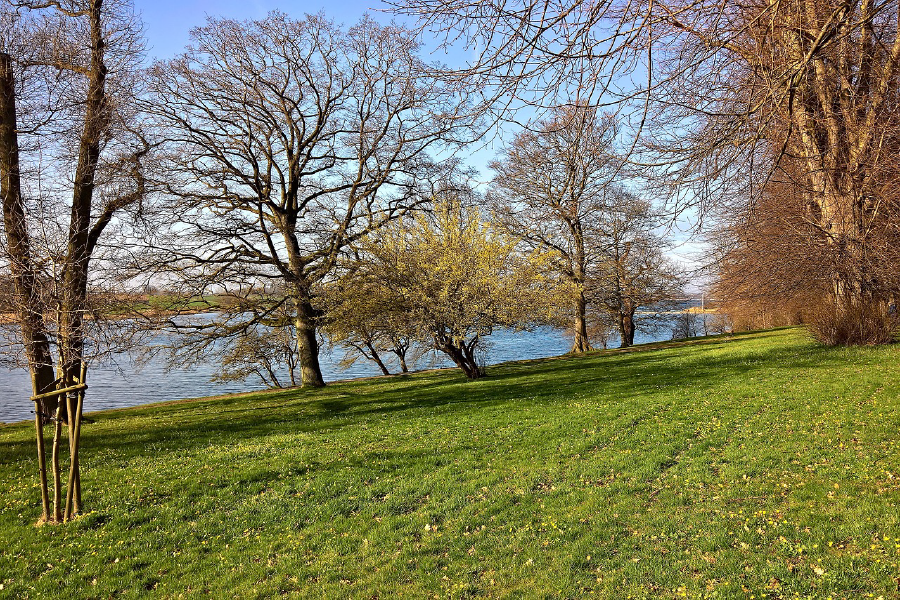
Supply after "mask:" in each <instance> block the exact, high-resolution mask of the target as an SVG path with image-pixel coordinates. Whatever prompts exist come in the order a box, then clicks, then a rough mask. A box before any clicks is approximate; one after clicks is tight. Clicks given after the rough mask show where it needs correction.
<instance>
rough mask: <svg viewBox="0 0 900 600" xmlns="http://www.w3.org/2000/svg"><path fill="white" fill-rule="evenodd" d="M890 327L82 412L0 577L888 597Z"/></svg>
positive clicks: (892, 451) (345, 593)
mask: <svg viewBox="0 0 900 600" xmlns="http://www.w3.org/2000/svg"><path fill="white" fill-rule="evenodd" d="M898 358H900V347H898V346H894V347H880V348H852V349H828V348H823V347H819V346H817V345H815V344H814V343H812V342H810V341H809V340H808V339H807V338H806V337H805V336H804V335H803V334H802V332H799V331H797V330H775V331H769V332H762V333H755V334H748V335H738V336H735V337H734V338H733V339H728V338H724V337H723V338H720V339H708V340H702V341H700V342H685V343H683V344H671V347H669V348H664V349H657V350H652V351H637V352H630V353H618V352H609V353H596V354H593V355H591V356H588V357H579V358H564V359H556V360H546V361H538V362H530V363H518V364H507V365H501V366H497V367H493V368H491V369H490V377H489V378H487V379H484V380H479V381H475V382H466V381H464V380H463V378H462V376H461V375H459V374H458V373H457V372H453V371H446V372H430V373H423V374H418V375H414V376H412V377H409V378H385V379H374V380H368V381H363V382H356V383H340V384H334V385H330V386H328V387H327V388H325V389H322V390H314V391H307V390H302V391H301V390H291V391H284V392H278V393H261V394H257V395H248V396H241V397H225V398H220V399H206V400H198V401H192V402H185V403H177V404H167V405H157V406H152V407H147V408H140V409H130V410H123V411H114V412H106V413H96V415H97V423H96V424H93V425H86V426H85V434H84V436H85V437H84V441H83V444H84V451H83V452H84V453H83V462H84V472H83V481H84V487H85V490H86V503H87V508H88V509H89V510H90V512H88V513H87V514H86V515H84V516H83V517H81V518H79V519H78V520H77V521H75V522H74V523H71V524H67V525H62V526H48V527H42V528H37V527H34V526H33V523H34V521H35V520H36V519H37V517H38V507H37V504H38V499H39V494H38V488H37V486H36V482H37V478H36V475H35V470H36V467H35V464H36V461H35V459H34V457H33V454H34V450H33V445H34V442H33V439H32V437H33V433H32V430H31V429H29V428H28V427H27V426H25V425H15V426H7V427H2V428H0V584H2V585H3V589H2V590H0V596H3V595H6V596H8V597H14V598H39V597H53V596H56V597H67V598H74V597H97V598H108V597H137V596H142V595H147V596H153V597H181V596H184V597H196V596H200V595H202V594H209V595H211V596H212V597H242V598H253V597H259V598H264V597H266V598H267V597H273V596H278V595H295V596H297V597H329V598H376V597H377V598H394V597H406V598H425V597H435V598H466V597H522V598H564V597H582V596H593V597H605V598H627V597H635V598H645V597H648V598H671V597H684V596H687V597H692V598H699V597H703V598H754V597H755V598H829V597H834V598H866V597H874V598H878V597H883V598H885V599H888V598H898V597H900V593H898V590H900V580H898V578H900V568H898V562H900V508H898V501H900V444H898V441H897V440H898V431H900V364H898Z"/></svg>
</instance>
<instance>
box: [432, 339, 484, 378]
mask: <svg viewBox="0 0 900 600" xmlns="http://www.w3.org/2000/svg"><path fill="white" fill-rule="evenodd" d="M476 343H477V340H473V341H472V342H471V344H470V346H468V347H467V346H466V344H465V343H463V345H462V347H458V346H456V345H454V344H453V343H451V342H444V343H443V344H442V345H440V346H439V347H438V350H440V351H441V352H443V353H444V354H446V355H447V356H449V357H450V360H452V361H453V364H455V365H456V366H457V367H459V368H460V369H461V370H462V372H463V373H465V374H466V377H468V378H469V379H478V378H480V377H483V376H484V370H483V369H481V367H479V366H478V362H477V361H476V360H475V344H476Z"/></svg>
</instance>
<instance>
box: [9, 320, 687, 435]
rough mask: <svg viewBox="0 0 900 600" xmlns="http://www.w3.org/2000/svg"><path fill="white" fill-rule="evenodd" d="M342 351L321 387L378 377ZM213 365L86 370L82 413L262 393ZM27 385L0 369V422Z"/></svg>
mask: <svg viewBox="0 0 900 600" xmlns="http://www.w3.org/2000/svg"><path fill="white" fill-rule="evenodd" d="M670 336H671V331H670V330H669V329H668V328H665V329H663V330H660V331H659V332H658V333H657V334H656V335H646V334H645V335H641V334H638V336H637V337H636V338H635V343H639V344H640V343H645V342H652V341H658V340H662V339H668V338H669V337H670ZM487 340H488V341H489V342H490V344H491V346H490V349H489V351H488V354H487V362H488V364H496V363H500V362H506V361H511V360H523V359H528V358H544V357H548V356H559V355H560V354H564V353H566V352H568V350H569V348H570V347H571V343H572V342H571V340H570V339H569V338H568V337H567V336H566V335H565V333H564V332H562V331H560V330H557V329H552V328H542V329H538V330H536V331H531V332H514V331H510V330H499V331H495V332H494V334H493V335H491V336H490V337H489V338H487ZM340 358H341V351H340V350H335V351H334V352H333V353H330V354H323V356H322V357H321V366H322V374H323V375H324V377H325V381H336V380H338V379H352V378H356V377H369V376H372V375H381V371H380V370H379V369H378V367H377V366H376V365H375V364H374V363H372V362H369V361H359V362H357V363H356V364H354V365H353V366H351V367H350V368H349V369H346V370H341V369H340V368H338V366H337V364H338V362H339V361H340ZM432 366H433V367H446V366H451V365H450V363H449V362H447V361H446V360H443V359H440V360H435V361H430V360H429V357H428V356H426V357H425V359H423V360H422V361H420V362H419V364H418V365H417V368H427V367H432ZM215 369H216V365H213V364H204V365H199V366H196V367H192V368H190V369H175V370H172V371H166V369H165V364H164V361H163V360H161V359H153V360H151V361H150V362H149V363H147V364H144V365H142V366H141V368H140V369H137V368H136V367H135V366H134V364H133V362H132V360H131V359H130V357H129V356H128V355H120V356H119V357H118V365H100V366H96V367H91V370H90V372H89V373H88V385H89V386H90V390H89V391H88V393H87V395H86V396H85V410H86V411H92V410H104V409H108V408H122V407H126V406H136V405H138V404H148V403H151V402H163V401H166V400H178V399H181V398H195V397H200V396H214V395H218V394H229V393H234V392H247V391H252V390H259V389H262V387H263V386H262V384H260V383H259V381H258V380H255V379H250V380H247V381H243V382H225V383H212V382H210V378H211V377H212V375H213V372H214V371H215ZM30 391H31V379H30V376H29V375H28V372H27V371H25V370H15V371H10V370H7V369H5V368H3V367H0V422H6V423H13V422H16V421H22V420H25V419H31V418H33V417H34V415H33V413H32V412H31V411H32V407H33V405H32V404H31V402H30V401H29V400H28V398H29V396H30Z"/></svg>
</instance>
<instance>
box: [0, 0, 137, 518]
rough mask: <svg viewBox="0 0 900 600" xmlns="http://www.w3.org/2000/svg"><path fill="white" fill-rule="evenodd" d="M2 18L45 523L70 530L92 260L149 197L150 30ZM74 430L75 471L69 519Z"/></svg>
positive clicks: (17, 248)
mask: <svg viewBox="0 0 900 600" xmlns="http://www.w3.org/2000/svg"><path fill="white" fill-rule="evenodd" d="M0 10H2V12H0V19H2V27H3V32H2V36H3V37H2V49H0V114H2V122H0V175H2V197H3V216H4V223H3V233H4V236H3V244H2V248H3V257H4V258H5V260H6V261H7V263H8V265H9V269H10V272H11V275H12V279H13V283H14V285H13V288H14V289H13V297H14V304H15V308H16V310H17V315H18V317H17V320H18V324H19V331H20V334H21V336H22V337H21V342H22V346H23V348H24V351H25V354H26V357H27V361H28V365H29V368H30V370H31V374H32V392H33V398H34V399H35V413H36V415H35V424H36V428H37V440H38V455H39V456H38V458H39V466H40V472H41V492H42V502H43V515H42V518H41V521H42V522H47V521H50V522H59V521H63V520H68V519H70V518H71V517H72V516H73V515H74V514H75V513H78V512H79V511H80V510H81V486H80V473H79V463H78V449H79V440H80V428H81V412H82V406H83V399H84V390H85V388H86V386H85V383H84V381H85V374H86V370H87V363H86V362H85V342H86V339H87V338H88V333H87V331H88V325H86V323H85V315H86V314H87V313H88V312H89V311H90V302H89V298H88V288H89V283H90V278H91V272H92V260H93V259H94V258H95V257H96V255H97V253H98V252H99V250H98V249H99V248H100V247H101V246H102V240H101V237H102V236H103V235H104V233H105V232H106V230H107V228H108V227H109V225H110V223H111V222H113V220H114V219H115V216H116V214H117V213H119V212H120V211H123V210H125V209H126V208H128V207H132V206H134V205H136V204H138V203H139V202H140V201H141V199H142V198H143V196H144V193H145V189H144V185H143V184H144V176H143V170H142V159H143V157H144V156H145V154H146V153H147V151H148V144H147V143H146V142H145V140H144V139H143V138H142V137H141V136H139V135H137V134H136V132H135V129H134V127H133V120H134V115H133V113H132V109H131V106H132V99H133V97H134V93H135V87H134V86H135V79H134V72H135V70H136V68H137V64H138V61H139V60H140V52H141V50H142V47H141V38H140V26H139V25H138V24H137V22H136V20H135V18H134V16H133V14H132V13H131V11H130V7H129V6H128V5H125V4H119V3H114V4H109V5H105V4H104V2H103V0H85V1H83V2H82V1H72V2H65V3H59V2H27V1H23V2H17V3H10V2H6V3H4V4H3V6H2V9H0ZM66 195H70V196H69V197H70V198H71V200H70V201H68V202H67V201H65V200H64V199H63V198H64V197H65V196H66ZM54 348H55V350H56V351H57V353H58V361H57V362H56V373H54V359H53V350H54ZM63 398H65V399H66V401H65V402H63ZM51 421H52V422H55V431H54V441H53V452H52V460H51V466H52V474H53V477H54V508H53V512H52V514H51V512H50V502H49V492H48V486H47V478H46V466H45V457H44V454H45V452H44V443H43V437H44V436H43V426H44V424H45V423H47V422H51ZM64 423H65V424H66V425H67V426H68V440H69V451H70V461H69V462H70V468H69V478H68V485H67V497H66V502H65V509H64V510H63V507H62V499H61V490H62V485H61V481H60V466H59V458H60V439H61V430H62V425H63V424H64Z"/></svg>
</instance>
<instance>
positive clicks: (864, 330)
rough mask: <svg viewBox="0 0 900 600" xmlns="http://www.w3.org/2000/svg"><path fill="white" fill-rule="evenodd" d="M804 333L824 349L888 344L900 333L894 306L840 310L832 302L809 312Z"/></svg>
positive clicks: (879, 304) (863, 304)
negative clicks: (827, 347)
mask: <svg viewBox="0 0 900 600" xmlns="http://www.w3.org/2000/svg"><path fill="white" fill-rule="evenodd" d="M807 329H808V330H809V332H810V334H811V335H812V336H813V338H815V339H816V340H817V341H819V342H821V343H822V344H826V345H828V346H859V345H876V344H889V343H891V342H893V341H894V340H895V338H896V335H897V332H898V331H900V316H898V314H897V310H896V306H895V305H894V304H888V303H886V302H872V301H866V302H854V303H852V304H851V305H849V306H842V305H841V304H840V303H837V302H834V301H833V300H832V301H830V302H828V303H827V304H824V305H822V306H821V307H819V308H818V309H817V310H814V311H811V315H810V318H809V322H808V323H807Z"/></svg>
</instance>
